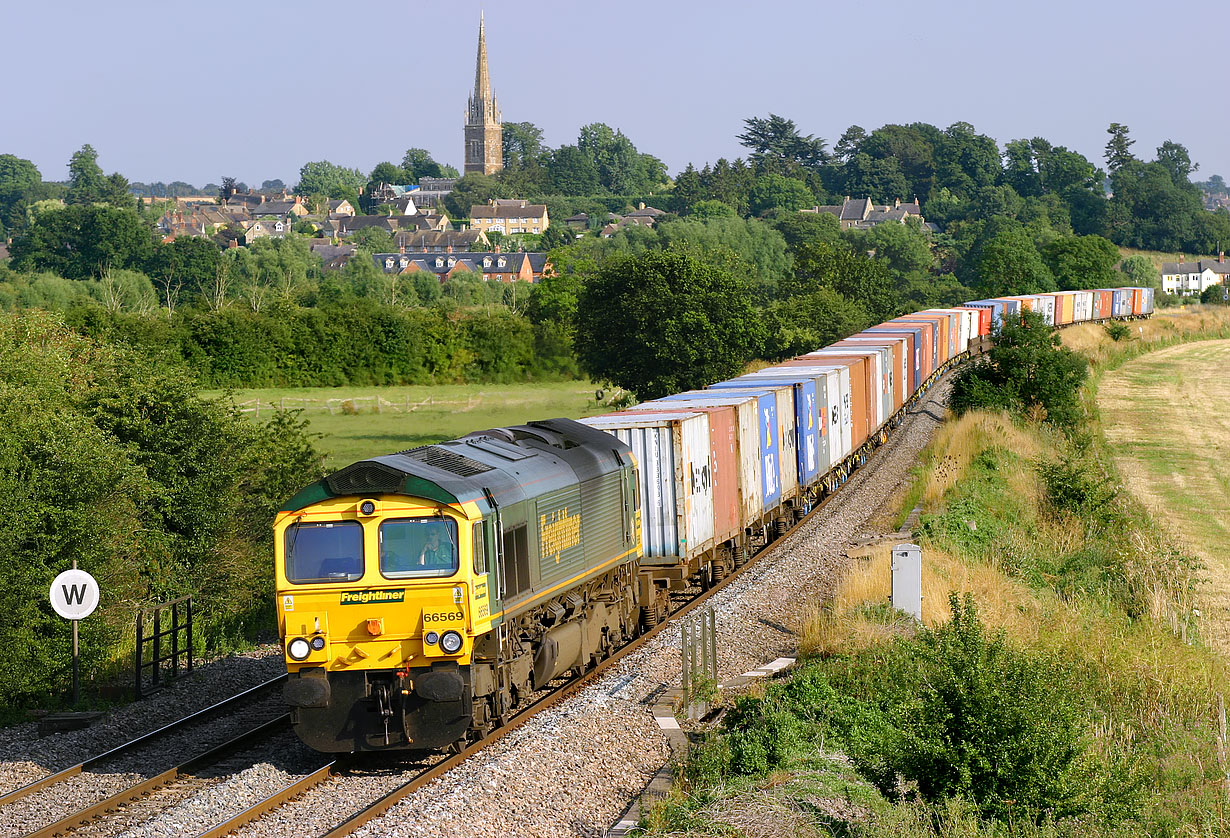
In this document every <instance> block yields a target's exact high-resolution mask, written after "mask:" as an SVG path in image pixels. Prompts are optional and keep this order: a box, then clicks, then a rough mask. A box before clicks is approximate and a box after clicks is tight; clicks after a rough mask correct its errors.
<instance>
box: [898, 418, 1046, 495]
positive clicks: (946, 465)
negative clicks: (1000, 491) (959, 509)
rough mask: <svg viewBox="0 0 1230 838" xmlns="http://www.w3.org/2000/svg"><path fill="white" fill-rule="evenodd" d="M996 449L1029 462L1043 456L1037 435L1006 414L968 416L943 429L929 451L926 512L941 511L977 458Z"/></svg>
mask: <svg viewBox="0 0 1230 838" xmlns="http://www.w3.org/2000/svg"><path fill="white" fill-rule="evenodd" d="M993 445H996V446H999V447H1001V448H1007V449H1008V450H1010V451H1013V452H1015V453H1017V454H1019V455H1020V456H1022V457H1025V458H1026V459H1032V458H1034V457H1037V456H1039V455H1040V454H1041V453H1042V446H1041V445H1040V443H1039V440H1038V437H1037V435H1036V434H1031V433H1030V432H1028V431H1026V430H1023V429H1022V428H1021V427H1020V426H1019V425H1018V424H1017V423H1016V422H1015V421H1013V419H1012V417H1011V416H1009V415H1008V414H1007V413H984V412H981V411H974V412H970V413H967V414H965V415H964V416H962V417H961V418H960V419H957V420H956V421H952V422H948V423H946V424H945V425H944V426H943V427H941V428H940V429H939V431H937V432H936V435H935V439H934V440H932V442H931V445H930V447H929V448H928V453H927V455H926V458H925V460H924V469H925V471H924V476H923V484H922V493H921V496H920V500H921V502H922V504H923V509H925V510H928V511H933V510H935V509H936V508H938V507H939V505H940V503H941V502H942V501H943V498H944V495H945V494H946V493H947V492H948V490H949V489H951V488H952V487H953V486H954V485H956V483H957V481H958V480H960V479H961V478H962V477H963V476H964V475H965V473H966V470H967V469H968V468H969V466H970V463H972V462H973V461H974V458H975V457H977V456H978V455H979V454H981V453H982V452H983V451H985V450H986V449H987V448H990V447H991V446H993Z"/></svg>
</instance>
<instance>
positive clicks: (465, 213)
mask: <svg viewBox="0 0 1230 838" xmlns="http://www.w3.org/2000/svg"><path fill="white" fill-rule="evenodd" d="M500 192H501V190H500V184H499V182H498V181H497V180H496V179H495V178H493V177H491V176H490V175H484V174H480V173H479V172H470V173H469V174H467V175H466V176H465V177H463V178H461V179H460V180H458V181H457V183H456V184H455V185H454V186H453V190H452V191H451V192H449V193H448V194H447V195H445V196H444V208H445V209H446V210H447V211H448V212H449V215H450V217H452V218H469V217H470V207H472V206H475V205H478V204H485V203H487V202H488V201H490V200H491V199H492V198H495V197H497V196H498V195H499V194H500Z"/></svg>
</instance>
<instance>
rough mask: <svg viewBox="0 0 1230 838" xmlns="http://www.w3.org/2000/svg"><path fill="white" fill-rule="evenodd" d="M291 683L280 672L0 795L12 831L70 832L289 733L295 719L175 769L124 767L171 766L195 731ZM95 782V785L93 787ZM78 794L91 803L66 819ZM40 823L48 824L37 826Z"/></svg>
mask: <svg viewBox="0 0 1230 838" xmlns="http://www.w3.org/2000/svg"><path fill="white" fill-rule="evenodd" d="M285 679H286V676H285V675H279V676H278V677H275V678H272V679H270V680H269V681H266V682H265V683H263V684H258V685H257V686H255V687H252V688H250V689H248V690H245V691H243V692H241V693H237V694H236V695H233V696H231V697H229V698H227V699H225V700H223V701H220V702H217V703H216V704H213V705H211V706H209V707H206V708H204V709H202V710H200V711H197V712H195V713H192V714H190V715H188V716H185V717H183V718H181V719H178V720H176V721H174V722H172V723H170V724H167V725H164V726H163V727H160V728H158V729H157V730H154V731H151V732H149V733H146V734H144V735H142V736H139V737H137V738H135V739H132V740H130V741H128V742H125V743H124V744H122V745H119V746H117V747H115V748H112V749H110V750H108V751H105V752H104V753H101V754H98V755H96V756H93V757H90V758H88V759H85V760H82V761H81V762H78V763H76V764H74V765H71V766H69V767H67V768H64V769H61V770H59V771H55V772H53V773H51V774H48V775H47V776H45V777H42V778H40V779H38V780H35V781H34V782H31V783H27V784H26V785H24V786H21V787H20V788H17V789H13V790H12V791H9V792H7V793H5V794H3V795H0V818H2V819H3V820H4V822H5V826H6V827H7V828H9V829H16V830H19V832H17V833H16V834H26V835H31V836H51V835H65V834H69V833H71V832H74V831H76V830H78V829H80V828H81V827H82V826H86V825H89V824H92V823H94V822H95V821H96V820H98V819H99V818H104V817H106V816H107V815H108V813H111V812H116V811H119V810H120V809H122V808H124V807H126V806H128V805H130V804H132V803H133V802H134V801H136V800H139V799H141V798H144V797H147V796H149V795H151V794H153V793H155V792H157V791H159V790H164V789H166V788H167V787H169V786H172V785H176V784H186V783H188V782H190V778H191V777H192V775H193V772H199V771H200V770H201V769H202V768H203V767H205V766H208V765H210V764H213V763H216V762H218V761H220V760H222V759H224V758H226V757H227V756H229V755H231V754H234V753H235V752H237V751H240V750H242V749H243V748H244V747H246V746H247V745H249V744H251V743H253V742H259V741H260V740H262V739H263V738H266V737H269V736H272V735H274V734H275V733H277V732H278V731H280V730H286V729H289V716H288V715H286V714H281V715H279V716H278V717H276V718H273V719H269V720H266V721H264V722H262V723H261V724H257V725H254V726H248V729H247V730H244V731H243V732H241V733H239V734H238V735H234V736H229V737H228V738H227V739H226V741H224V742H222V743H221V744H218V745H215V746H214V747H211V748H209V749H208V750H206V751H205V752H203V753H200V754H198V755H197V756H194V757H192V758H191V759H188V760H175V759H172V761H174V762H176V763H177V764H175V765H173V766H172V767H170V768H163V769H161V770H157V771H154V772H151V774H152V775H151V776H143V772H141V769H140V768H139V767H134V768H126V767H124V764H125V763H133V764H134V765H135V766H140V765H149V764H155V765H161V766H165V765H166V764H167V762H168V759H167V752H168V751H171V750H175V749H182V748H183V743H182V740H183V739H185V738H188V739H190V740H191V741H193V742H195V741H196V738H201V737H195V738H194V733H195V731H196V730H197V728H200V727H201V726H203V725H208V724H211V723H215V722H217V720H218V719H219V718H220V717H223V716H228V717H234V716H236V715H242V714H243V713H244V711H245V710H247V709H249V708H255V707H258V706H259V704H260V703H261V702H262V701H265V700H267V699H268V698H269V697H270V695H271V694H272V693H273V692H274V690H275V689H276V688H277V687H278V686H280V685H281V684H282V683H283V682H284V681H285ZM147 752H148V753H147ZM125 777H127V779H125ZM93 781H96V784H95V783H94V782H93ZM91 785H94V786H95V787H94V788H91ZM100 796H101V799H100ZM74 797H81V798H83V799H89V800H90V802H89V803H87V804H86V805H84V806H80V807H79V808H77V809H76V810H73V811H71V812H70V813H69V814H67V815H63V814H61V813H62V812H64V811H66V810H67V809H69V808H71V804H70V805H69V806H66V805H65V802H66V801H70V800H72V798H74ZM49 813H50V814H49ZM57 815H59V816H58V817H57ZM48 818H50V821H48ZM40 820H41V821H42V822H43V823H45V824H46V825H45V826H41V827H33V826H32V824H37V823H39V822H40Z"/></svg>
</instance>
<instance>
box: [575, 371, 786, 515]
mask: <svg viewBox="0 0 1230 838" xmlns="http://www.w3.org/2000/svg"><path fill="white" fill-rule="evenodd" d="M713 395H714V396H715V398H712V399H704V400H698V401H696V402H695V404H696V405H697V406H698V407H718V406H722V405H734V407H735V409H736V411H737V413H738V425H739V431H738V435H739V442H738V445H739V451H738V460H739V476H738V480H739V505H740V508H741V510H742V520H743V521H744V523H745V524H750V523H751V522H752V521H756V520H759V518H760V516H761V515H762V514H763V513H764V499H763V493H762V492H761V486H762V485H763V482H762V481H763V476H762V475H761V454H760V410H759V407H758V405H757V401H756V399H755V398H754V397H752V396H744V395H730V396H725V395H722V396H721V398H717V396H719V395H721V394H719V393H717V392H716V391H715V392H714V394H713ZM663 410H667V411H673V410H686V407H684V406H682V405H679V404H678V403H675V404H672V403H671V402H668V401H652V402H642V403H641V404H636V405H633V406H632V407H630V408H628V410H627V411H625V412H632V411H637V412H641V411H651V412H661V411H663ZM595 418H602V417H595ZM579 421H581V422H583V423H587V422H588V421H589V420H588V419H582V420H579ZM595 427H596V426H595Z"/></svg>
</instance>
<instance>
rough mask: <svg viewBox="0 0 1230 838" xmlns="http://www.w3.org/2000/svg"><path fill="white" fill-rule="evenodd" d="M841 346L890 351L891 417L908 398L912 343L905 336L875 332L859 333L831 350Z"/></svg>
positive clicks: (836, 344)
mask: <svg viewBox="0 0 1230 838" xmlns="http://www.w3.org/2000/svg"><path fill="white" fill-rule="evenodd" d="M843 346H849V347H859V346H874V347H886V348H887V349H888V350H889V351H890V353H891V360H892V365H891V369H892V375H891V376H890V378H889V383H890V385H891V387H892V393H891V395H892V401H891V403H890V405H889V408H890V409H889V414H888V415H889V416H890V417H891V416H892V415H893V414H895V413H896V412H897V411H898V410H900V409H901V406H902V405H904V404H905V402H906V399H908V398H909V397H910V392H911V390H910V382H911V381H912V380H913V377H914V370H913V354H914V341H913V340H912V339H910V338H908V337H906V336H905V335H889V334H886V333H883V332H881V333H878V334H877V333H876V332H859V333H858V334H856V335H850V337H848V338H846V339H845V340H839V341H837V343H834V344H833V348H839V347H843Z"/></svg>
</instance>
